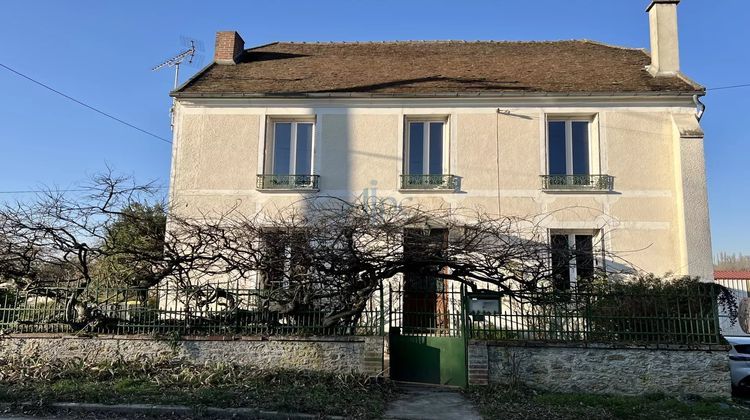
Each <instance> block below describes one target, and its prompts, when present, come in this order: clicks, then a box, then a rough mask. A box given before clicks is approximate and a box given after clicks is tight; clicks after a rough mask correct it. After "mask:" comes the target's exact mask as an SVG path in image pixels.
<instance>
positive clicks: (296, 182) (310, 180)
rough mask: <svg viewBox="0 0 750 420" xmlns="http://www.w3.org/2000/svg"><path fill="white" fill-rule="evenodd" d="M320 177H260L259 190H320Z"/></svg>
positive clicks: (257, 182) (257, 185) (257, 183)
mask: <svg viewBox="0 0 750 420" xmlns="http://www.w3.org/2000/svg"><path fill="white" fill-rule="evenodd" d="M319 178H320V176H319V175H258V178H257V180H256V187H257V188H258V189H259V190H310V191H315V190H318V189H319V188H318V179H319Z"/></svg>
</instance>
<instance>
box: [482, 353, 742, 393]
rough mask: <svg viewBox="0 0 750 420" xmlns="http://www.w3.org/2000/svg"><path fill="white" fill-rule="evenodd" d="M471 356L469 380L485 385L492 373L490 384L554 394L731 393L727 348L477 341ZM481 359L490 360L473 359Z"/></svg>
mask: <svg viewBox="0 0 750 420" xmlns="http://www.w3.org/2000/svg"><path fill="white" fill-rule="evenodd" d="M484 349H486V350H484ZM468 354H469V366H470V369H469V383H481V381H482V379H483V378H485V377H486V378H488V379H489V382H490V383H497V384H513V383H518V384H524V385H527V386H530V387H533V388H537V389H543V390H546V391H553V392H587V393H599V394H622V395H637V394H649V393H663V394H667V395H689V394H695V395H700V396H704V397H709V396H718V397H728V396H729V395H730V393H731V385H730V377H729V361H728V357H727V348H725V347H724V346H710V347H702V348H699V349H687V348H668V349H649V348H642V347H641V348H638V347H628V348H622V347H620V348H614V347H612V346H606V345H588V346H587V347H571V346H567V347H566V346H556V345H545V346H540V345H538V344H535V345H528V346H525V345H523V344H519V343H510V342H508V343H493V342H489V343H488V342H483V341H472V342H470V344H469V353H468ZM485 354H486V356H483V355H485ZM481 357H486V360H475V361H472V358H481ZM483 363H484V365H485V366H487V372H486V373H485V372H479V370H475V371H474V372H472V369H471V366H472V365H473V366H476V367H480V366H483ZM472 374H473V375H474V378H472Z"/></svg>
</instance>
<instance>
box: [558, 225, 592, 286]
mask: <svg viewBox="0 0 750 420" xmlns="http://www.w3.org/2000/svg"><path fill="white" fill-rule="evenodd" d="M599 237H600V233H599V231H562V230H551V231H550V248H551V263H552V278H553V286H554V288H555V289H557V290H569V289H570V288H571V287H575V285H576V284H577V283H578V282H579V281H580V280H590V279H592V278H593V277H594V270H595V267H596V265H597V264H596V256H595V252H594V249H595V242H596V241H597V240H598V238H599Z"/></svg>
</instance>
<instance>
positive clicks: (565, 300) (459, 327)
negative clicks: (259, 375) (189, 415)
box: [0, 282, 722, 345]
mask: <svg viewBox="0 0 750 420" xmlns="http://www.w3.org/2000/svg"><path fill="white" fill-rule="evenodd" d="M436 285H437V286H436V287H434V288H432V289H430V290H427V291H425V290H410V289H408V288H406V289H395V288H389V287H386V288H384V289H383V290H379V291H376V293H375V294H374V295H373V296H372V297H371V298H370V300H369V301H368V303H367V306H366V307H365V309H364V310H363V311H362V312H361V313H359V314H355V315H348V316H345V317H337V316H334V315H335V314H333V313H332V310H331V307H332V306H331V305H330V302H329V301H325V300H320V301H317V302H308V303H306V304H305V305H294V306H293V307H292V306H287V307H284V305H280V304H279V302H277V301H275V300H274V297H273V293H274V292H273V291H272V290H257V289H251V288H241V287H237V286H234V287H228V286H227V285H220V284H214V285H209V284H203V285H196V286H189V287H185V286H181V287H176V286H175V285H173V284H170V283H164V284H160V285H158V286H154V287H151V288H147V289H138V288H109V287H94V286H91V285H89V286H88V287H86V288H85V289H81V290H79V289H72V288H68V287H62V286H61V287H46V288H36V289H33V290H26V291H13V290H0V332H2V333H27V332H52V333H72V332H82V331H83V332H90V333H107V334H170V333H172V334H180V335H191V334H195V335H292V336H294V335H384V334H386V333H388V331H389V330H390V329H392V328H399V329H400V332H401V333H402V334H412V335H432V336H466V337H469V338H475V339H487V340H519V341H560V342H601V343H655V344H680V345H682V344H719V343H721V342H722V338H721V334H720V330H719V313H718V308H717V296H716V292H715V291H714V289H702V290H694V291H691V290H687V289H686V290H680V291H679V292H670V293H665V292H642V293H633V292H622V291H616V290H597V291H575V290H573V291H567V292H555V293H547V292H544V293H542V292H540V293H533V294H532V293H515V294H513V295H508V294H505V295H502V296H501V295H499V294H484V295H476V294H471V293H466V292H465V290H463V289H462V288H461V287H460V286H459V285H457V284H456V283H451V282H445V283H443V282H438V283H436Z"/></svg>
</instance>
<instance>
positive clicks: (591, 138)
mask: <svg viewBox="0 0 750 420" xmlns="http://www.w3.org/2000/svg"><path fill="white" fill-rule="evenodd" d="M546 119H547V121H546V123H545V126H544V130H545V142H544V144H545V148H544V155H545V156H546V157H547V161H546V165H547V170H546V174H547V175H574V173H573V123H574V122H585V123H587V124H588V128H589V130H588V142H589V144H588V146H589V147H588V148H589V150H588V152H589V156H588V157H589V173H588V174H587V175H598V174H600V173H601V159H600V155H599V153H600V152H599V150H600V148H599V129H598V125H599V124H598V122H599V116H598V115H555V114H550V115H547V116H546ZM552 122H564V123H565V174H551V173H550V153H549V124H550V123H552Z"/></svg>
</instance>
